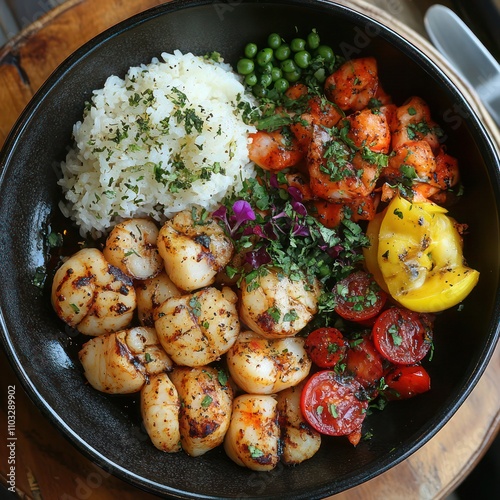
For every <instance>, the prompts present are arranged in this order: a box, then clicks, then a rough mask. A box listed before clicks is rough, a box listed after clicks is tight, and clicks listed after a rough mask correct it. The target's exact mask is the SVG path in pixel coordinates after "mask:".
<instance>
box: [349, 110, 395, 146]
mask: <svg viewBox="0 0 500 500" xmlns="http://www.w3.org/2000/svg"><path fill="white" fill-rule="evenodd" d="M346 121H347V122H348V123H349V132H348V133H347V137H348V138H349V139H351V141H352V142H353V143H354V145H355V146H356V147H357V148H362V147H367V148H368V149H370V150H371V151H374V152H376V153H386V154H387V153H388V152H389V149H390V147H391V132H390V130H389V124H388V123H387V119H386V117H385V115H384V114H382V113H379V112H374V111H372V110H371V109H363V110H361V111H357V112H356V113H352V114H351V115H349V116H348V117H347V118H346Z"/></svg>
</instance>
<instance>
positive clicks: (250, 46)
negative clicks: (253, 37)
mask: <svg viewBox="0 0 500 500" xmlns="http://www.w3.org/2000/svg"><path fill="white" fill-rule="evenodd" d="M257 50H258V49H257V45H256V44H255V43H247V44H246V45H245V50H244V54H245V56H246V57H248V58H249V59H253V58H254V57H255V56H256V55H257Z"/></svg>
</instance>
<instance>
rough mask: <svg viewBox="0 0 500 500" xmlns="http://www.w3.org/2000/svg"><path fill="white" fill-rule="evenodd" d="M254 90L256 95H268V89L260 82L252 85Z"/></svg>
mask: <svg viewBox="0 0 500 500" xmlns="http://www.w3.org/2000/svg"><path fill="white" fill-rule="evenodd" d="M252 92H253V95H254V96H255V97H266V95H267V92H268V90H267V89H266V88H265V87H263V86H262V85H261V84H260V83H258V84H257V85H254V86H253V87H252Z"/></svg>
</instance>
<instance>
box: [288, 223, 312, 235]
mask: <svg viewBox="0 0 500 500" xmlns="http://www.w3.org/2000/svg"><path fill="white" fill-rule="evenodd" d="M310 234H311V233H310V231H309V228H308V227H307V226H302V225H300V224H297V223H295V226H294V228H293V232H292V236H303V237H307V236H310Z"/></svg>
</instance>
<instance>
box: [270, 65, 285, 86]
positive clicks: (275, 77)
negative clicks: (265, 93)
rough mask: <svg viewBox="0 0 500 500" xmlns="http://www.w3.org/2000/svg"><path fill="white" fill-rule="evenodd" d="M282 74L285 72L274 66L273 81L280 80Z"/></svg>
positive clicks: (272, 71)
mask: <svg viewBox="0 0 500 500" xmlns="http://www.w3.org/2000/svg"><path fill="white" fill-rule="evenodd" d="M282 76H283V72H282V71H281V69H280V68H278V67H276V66H274V67H273V69H272V70H271V78H272V79H273V82H275V81H277V80H279V79H280V78H281V77H282Z"/></svg>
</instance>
